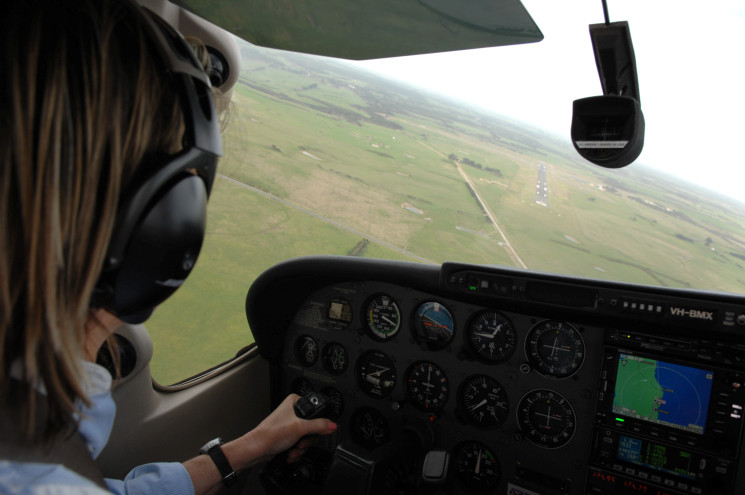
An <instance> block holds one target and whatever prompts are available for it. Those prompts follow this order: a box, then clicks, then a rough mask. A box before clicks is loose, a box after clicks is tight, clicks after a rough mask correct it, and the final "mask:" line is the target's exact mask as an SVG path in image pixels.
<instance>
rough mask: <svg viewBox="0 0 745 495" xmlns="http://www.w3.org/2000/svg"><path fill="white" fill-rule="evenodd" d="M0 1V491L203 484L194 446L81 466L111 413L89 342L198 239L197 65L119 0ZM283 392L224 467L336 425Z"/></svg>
mask: <svg viewBox="0 0 745 495" xmlns="http://www.w3.org/2000/svg"><path fill="white" fill-rule="evenodd" d="M2 10H3V13H2V16H0V19H1V20H0V50H2V60H3V71H2V76H0V77H2V79H1V80H2V84H1V85H0V122H1V125H0V229H2V236H0V493H2V494H7V493H24V494H26V493H28V494H30V493H48V494H53V493H54V494H56V493H72V492H74V493H98V492H101V491H113V492H117V493H129V494H139V493H183V494H191V493H197V494H200V493H206V492H208V491H210V490H212V489H214V488H216V487H219V486H220V484H221V483H222V482H224V481H225V480H224V475H223V473H222V472H221V469H220V468H219V467H218V465H217V461H213V459H212V457H211V456H208V455H200V456H198V457H195V458H193V459H191V460H188V461H186V462H184V463H154V464H147V465H144V466H140V467H138V468H135V469H134V470H133V471H132V472H131V473H130V474H129V475H128V476H127V477H126V478H125V479H124V480H122V481H114V480H103V479H102V477H101V475H100V472H97V467H96V466H95V463H94V462H93V460H92V457H95V456H96V455H98V453H99V452H100V451H101V450H102V448H103V447H104V445H105V444H106V441H107V439H108V436H109V432H110V430H111V427H112V424H113V419H114V412H115V405H114V402H113V400H112V397H111V394H110V391H109V389H110V386H111V382H112V378H111V376H110V374H109V372H108V371H107V370H106V369H104V368H103V367H101V366H99V365H97V364H95V361H96V357H97V354H98V351H99V349H100V348H101V346H102V345H103V344H104V342H106V341H107V340H111V338H112V333H113V331H114V330H115V329H116V328H117V327H118V326H119V325H121V324H122V320H124V321H127V322H130V323H139V322H142V321H144V320H145V319H146V318H147V316H149V315H150V313H151V312H152V311H153V309H154V308H155V307H156V306H157V305H158V304H159V303H160V302H161V301H162V300H163V299H165V298H166V297H168V296H169V295H170V293H171V292H173V290H175V289H176V287H178V286H179V285H180V284H181V282H183V279H184V278H185V277H186V275H187V274H188V271H189V270H190V269H191V266H193V262H194V259H195V258H196V254H197V253H198V251H199V247H200V246H201V241H202V237H203V234H204V232H203V228H204V208H205V207H206V201H207V197H208V195H209V191H210V188H211V185H212V180H213V179H214V174H215V166H216V162H217V155H218V154H219V153H220V144H219V128H218V129H217V131H216V132H215V129H214V125H213V122H214V121H215V120H216V119H215V118H213V117H214V109H213V106H212V103H211V102H210V98H209V84H208V83H207V82H205V80H204V79H205V78H206V76H205V75H204V73H203V70H202V68H201V66H199V64H198V62H196V60H195V59H194V57H193V54H192V53H191V52H190V50H189V49H187V50H186V52H189V54H185V53H184V50H183V48H184V46H186V45H184V42H183V38H180V36H179V35H177V33H175V31H173V30H172V29H170V28H169V27H168V26H167V25H165V23H163V22H162V21H160V20H159V19H158V18H157V17H155V16H154V15H153V14H151V13H149V12H147V11H146V10H145V9H144V8H142V7H140V6H138V5H136V4H135V3H134V2H132V1H130V0H105V1H104V0H76V1H74V2H68V1H64V2H62V1H59V0H8V1H5V2H3V6H2ZM205 88H207V89H206V90H207V96H206V99H205V97H204V95H203V94H202V93H200V91H202V92H203V91H204V89H205ZM205 102H206V103H205ZM201 113H204V114H205V115H201ZM205 136H206V139H203V138H205ZM210 136H212V137H210ZM163 218H167V219H168V220H166V221H164V220H163ZM143 253H144V254H143ZM171 259H175V260H176V263H175V264H174V263H170V265H169V263H168V261H169V260H171ZM171 265H172V266H171ZM297 400H298V397H297V396H296V395H291V396H289V397H287V398H286V399H285V400H284V402H283V403H282V404H280V405H279V407H278V408H277V409H276V410H275V411H273V412H272V413H271V414H270V415H269V416H268V417H267V418H266V419H265V420H264V421H262V422H261V424H259V425H258V426H257V427H256V428H254V429H253V430H251V431H249V432H248V433H246V434H245V435H243V436H242V437H240V438H238V439H235V440H233V441H231V442H228V443H225V444H223V445H222V446H221V447H220V450H221V452H222V453H223V454H224V456H225V458H226V460H227V462H228V463H229V465H230V467H231V468H232V469H233V470H234V471H236V472H239V471H240V470H242V469H244V468H247V467H249V466H251V465H252V464H255V463H257V462H259V461H261V460H265V459H268V458H270V457H272V456H274V455H276V454H279V453H281V452H284V451H289V453H288V457H289V460H290V461H292V460H293V459H297V457H299V455H301V454H302V452H303V451H304V450H305V449H307V448H308V447H309V443H308V441H307V440H302V441H301V440H300V439H301V438H302V437H304V436H306V435H311V434H320V435H323V434H328V433H331V432H333V431H334V430H335V429H336V425H335V424H334V423H333V422H331V421H328V420H326V419H314V420H305V419H300V418H298V417H297V416H296V415H295V414H294V411H293V405H294V403H295V401H297ZM81 452H82V454H81Z"/></svg>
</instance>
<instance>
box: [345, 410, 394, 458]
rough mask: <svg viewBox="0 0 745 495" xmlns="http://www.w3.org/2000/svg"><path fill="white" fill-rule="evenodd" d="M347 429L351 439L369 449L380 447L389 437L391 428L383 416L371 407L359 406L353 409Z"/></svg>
mask: <svg viewBox="0 0 745 495" xmlns="http://www.w3.org/2000/svg"><path fill="white" fill-rule="evenodd" d="M349 429H350V431H351V434H352V439H353V440H354V441H355V442H357V443H358V444H359V445H361V446H363V447H365V448H367V449H370V450H372V449H374V448H376V447H380V446H381V445H383V444H384V443H386V442H387V441H388V440H389V439H390V437H391V430H390V427H389V426H388V421H386V419H385V416H383V414H382V413H381V412H380V411H378V410H377V409H373V408H372V407H361V408H359V409H357V410H355V411H354V413H352V417H351V418H350V420H349Z"/></svg>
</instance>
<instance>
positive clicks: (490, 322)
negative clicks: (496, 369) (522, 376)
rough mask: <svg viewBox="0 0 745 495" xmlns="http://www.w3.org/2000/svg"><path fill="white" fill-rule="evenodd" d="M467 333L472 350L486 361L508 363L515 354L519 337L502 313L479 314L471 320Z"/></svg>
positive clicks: (485, 312) (488, 312)
mask: <svg viewBox="0 0 745 495" xmlns="http://www.w3.org/2000/svg"><path fill="white" fill-rule="evenodd" d="M466 333H467V339H468V344H469V345H470V346H471V349H473V351H474V352H475V353H476V354H477V355H478V356H479V357H480V358H481V359H483V360H484V361H489V362H492V363H500V362H503V361H507V360H508V359H509V358H511V357H512V354H513V353H514V352H515V348H516V340H517V335H516V334H515V329H514V327H513V326H512V323H510V320H508V319H507V317H506V316H504V315H503V314H502V313H498V312H496V311H482V312H480V313H478V314H477V315H476V316H475V317H474V318H473V320H471V323H470V324H469V325H468V329H467V330H466Z"/></svg>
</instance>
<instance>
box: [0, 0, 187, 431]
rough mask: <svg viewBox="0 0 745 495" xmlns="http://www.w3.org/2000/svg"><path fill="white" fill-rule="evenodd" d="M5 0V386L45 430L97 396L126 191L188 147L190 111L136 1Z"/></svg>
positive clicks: (65, 423) (29, 425)
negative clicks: (183, 138)
mask: <svg viewBox="0 0 745 495" xmlns="http://www.w3.org/2000/svg"><path fill="white" fill-rule="evenodd" d="M3 12H4V13H3V20H2V21H0V39H1V40H2V42H1V43H0V50H2V60H3V61H4V64H3V75H2V88H1V89H0V122H2V125H1V126H0V129H1V130H0V167H1V169H0V224H1V225H2V226H1V227H0V228H1V229H2V237H0V397H2V400H6V401H7V400H8V394H9V390H10V384H11V380H16V384H20V386H21V393H20V396H19V397H16V398H15V399H14V400H17V401H18V403H17V404H13V408H14V409H15V410H17V411H18V413H19V418H20V419H21V420H22V421H23V424H24V428H25V431H26V434H27V435H28V437H29V438H31V439H37V440H38V439H43V438H49V437H51V436H52V435H53V434H55V433H57V432H59V431H61V430H64V429H66V428H69V427H74V425H75V413H76V405H75V400H76V399H77V398H80V399H82V400H83V401H87V398H86V397H85V395H84V393H83V391H82V388H81V385H80V384H81V380H82V374H81V360H82V356H83V354H82V348H83V342H84V339H85V323H86V320H87V319H88V317H89V307H90V300H91V295H92V292H93V289H94V286H95V284H96V282H97V280H98V277H99V274H100V272H101V268H102V265H103V261H104V256H105V253H106V248H107V245H108V242H109V238H110V236H111V232H112V228H113V225H114V219H115V213H116V209H117V204H118V202H119V194H120V191H122V190H123V189H124V188H125V187H126V185H127V183H128V181H129V180H130V178H131V177H132V175H133V173H134V171H135V169H136V168H137V166H138V164H139V163H140V162H141V161H142V159H143V157H144V156H145V155H147V154H149V153H156V152H162V151H167V150H173V149H174V148H178V144H179V139H180V132H179V130H180V129H181V128H182V116H181V112H180V109H179V105H178V102H177V101H176V100H175V98H176V97H175V96H174V92H173V91H172V90H171V88H170V87H169V83H168V78H167V77H166V75H165V69H164V65H163V62H162V61H160V60H159V59H158V58H157V55H156V54H157V53H158V51H157V50H156V49H155V48H154V45H153V43H154V41H153V38H152V35H151V33H150V31H149V29H148V25H147V24H146V23H145V22H144V21H143V19H142V15H143V13H142V12H141V8H140V7H139V6H137V5H135V4H134V3H132V2H130V1H128V0H111V1H101V0H78V1H76V2H59V1H58V0H10V1H7V2H4V5H3ZM40 387H43V390H44V391H45V392H44V393H43V394H37V391H38V390H39V389H40ZM40 401H42V402H44V403H42V404H40V403H39V402H40ZM37 410H44V411H46V415H47V418H46V422H45V424H46V429H45V430H44V431H34V426H33V420H32V419H30V418H33V417H34V413H35V412H37Z"/></svg>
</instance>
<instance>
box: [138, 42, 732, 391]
mask: <svg viewBox="0 0 745 495" xmlns="http://www.w3.org/2000/svg"><path fill="white" fill-rule="evenodd" d="M242 50H243V55H244V65H243V67H242V72H241V79H240V82H239V83H238V84H237V85H236V88H235V90H234V94H233V102H234V108H233V110H232V113H231V122H230V125H229V127H228V130H227V131H226V134H225V136H224V148H225V156H224V158H223V160H222V161H221V163H220V168H219V173H220V174H221V175H220V176H219V177H218V179H217V181H216V183H215V188H214V191H213V196H212V199H211V201H210V211H209V223H208V231H209V234H208V237H207V239H206V241H205V245H204V248H203V251H202V256H201V257H200V260H199V263H198V265H197V267H196V269H195V271H194V274H193V275H192V276H191V277H190V278H189V280H188V281H187V283H186V284H185V285H184V287H183V289H181V290H180V291H179V292H178V293H177V295H176V296H174V297H173V298H172V299H171V300H169V301H167V302H166V303H165V304H163V305H162V307H161V308H159V309H158V311H157V312H156V313H155V315H154V316H153V318H152V319H151V320H150V321H149V322H148V328H149V329H150V331H151V334H152V336H153V340H154V345H155V358H154V360H153V363H152V371H153V376H154V377H155V378H156V379H157V380H158V381H160V382H161V383H172V382H175V381H178V380H181V379H184V378H186V377H188V376H191V375H193V374H195V373H197V372H199V371H202V370H204V369H206V368H209V367H211V366H213V365H215V364H217V363H219V362H221V361H224V360H226V359H229V358H230V357H232V355H234V354H235V352H236V351H238V350H239V349H240V348H242V347H243V346H245V345H247V344H249V343H250V342H252V337H251V332H250V330H249V328H248V326H247V324H246V320H245V315H244V313H243V311H244V301H245V295H246V291H247V290H248V287H249V286H250V284H251V281H252V280H253V279H254V278H255V277H256V276H257V275H258V274H260V273H261V272H262V271H263V270H265V269H266V268H268V267H270V266H272V265H274V264H276V263H278V262H280V261H283V260H285V259H288V258H292V257H296V256H302V255H311V254H336V255H352V256H365V257H374V258H389V259H400V260H409V261H414V262H420V263H438V264H439V263H441V262H444V261H464V262H471V263H482V264H499V265H507V266H520V262H522V263H523V264H524V265H525V266H526V267H527V268H529V269H534V270H540V271H549V272H556V273H565V274H571V275H575V276H584V277H592V278H602V279H610V280H620V281H626V282H635V283H643V284H654V285H662V286H673V287H691V288H702V289H710V290H722V291H730V292H743V291H745V212H744V211H743V210H744V208H743V205H742V204H739V203H735V202H729V203H727V202H725V201H726V200H722V198H720V197H717V196H716V195H714V194H713V193H709V192H706V191H704V190H700V191H698V190H696V189H695V188H693V187H692V186H691V185H689V184H680V183H677V182H675V179H672V178H670V177H667V176H662V175H658V174H656V173H655V172H653V171H651V170H650V169H647V168H644V167H640V166H633V165H632V166H631V167H628V168H627V169H622V170H612V171H611V170H603V169H599V168H594V167H592V166H590V165H586V164H584V163H582V162H581V161H580V158H579V157H576V155H575V153H574V151H573V149H572V148H571V145H569V144H568V142H564V141H562V140H560V139H558V138H557V137H555V136H552V135H548V134H545V133H543V132H541V131H538V130H535V129H530V128H526V127H524V126H522V125H520V124H516V123H512V122H509V121H506V120H503V119H500V118H499V117H497V116H493V115H487V114H482V113H480V112H479V111H478V110H475V109H472V108H468V107H464V106H463V105H462V104H459V103H455V102H452V101H447V100H444V99H442V98H438V97H434V96H431V95H427V94H421V93H419V92H417V91H415V90H414V89H412V88H409V87H405V86H400V85H394V84H391V83H386V82H384V81H383V80H382V79H379V78H378V77H377V76H373V75H370V74H368V73H366V72H364V71H362V70H360V69H358V68H356V67H353V66H351V65H349V64H345V63H342V62H338V61H333V60H327V59H322V58H313V57H308V56H301V55H296V54H288V53H280V52H274V51H270V50H259V49H256V48H253V47H248V46H243V47H242ZM540 163H544V164H545V167H546V174H547V181H548V204H547V206H544V205H540V204H537V203H536V202H535V193H536V180H537V177H538V167H539V164H540ZM591 167H592V168H591ZM469 183H470V185H469ZM487 211H488V213H489V214H490V215H491V218H490V217H489V216H488V215H487ZM495 222H496V225H495ZM497 226H498V227H499V228H497ZM500 229H501V232H502V233H500ZM508 244H509V245H511V246H512V248H513V250H510V249H509V246H508ZM518 260H519V261H518Z"/></svg>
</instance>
